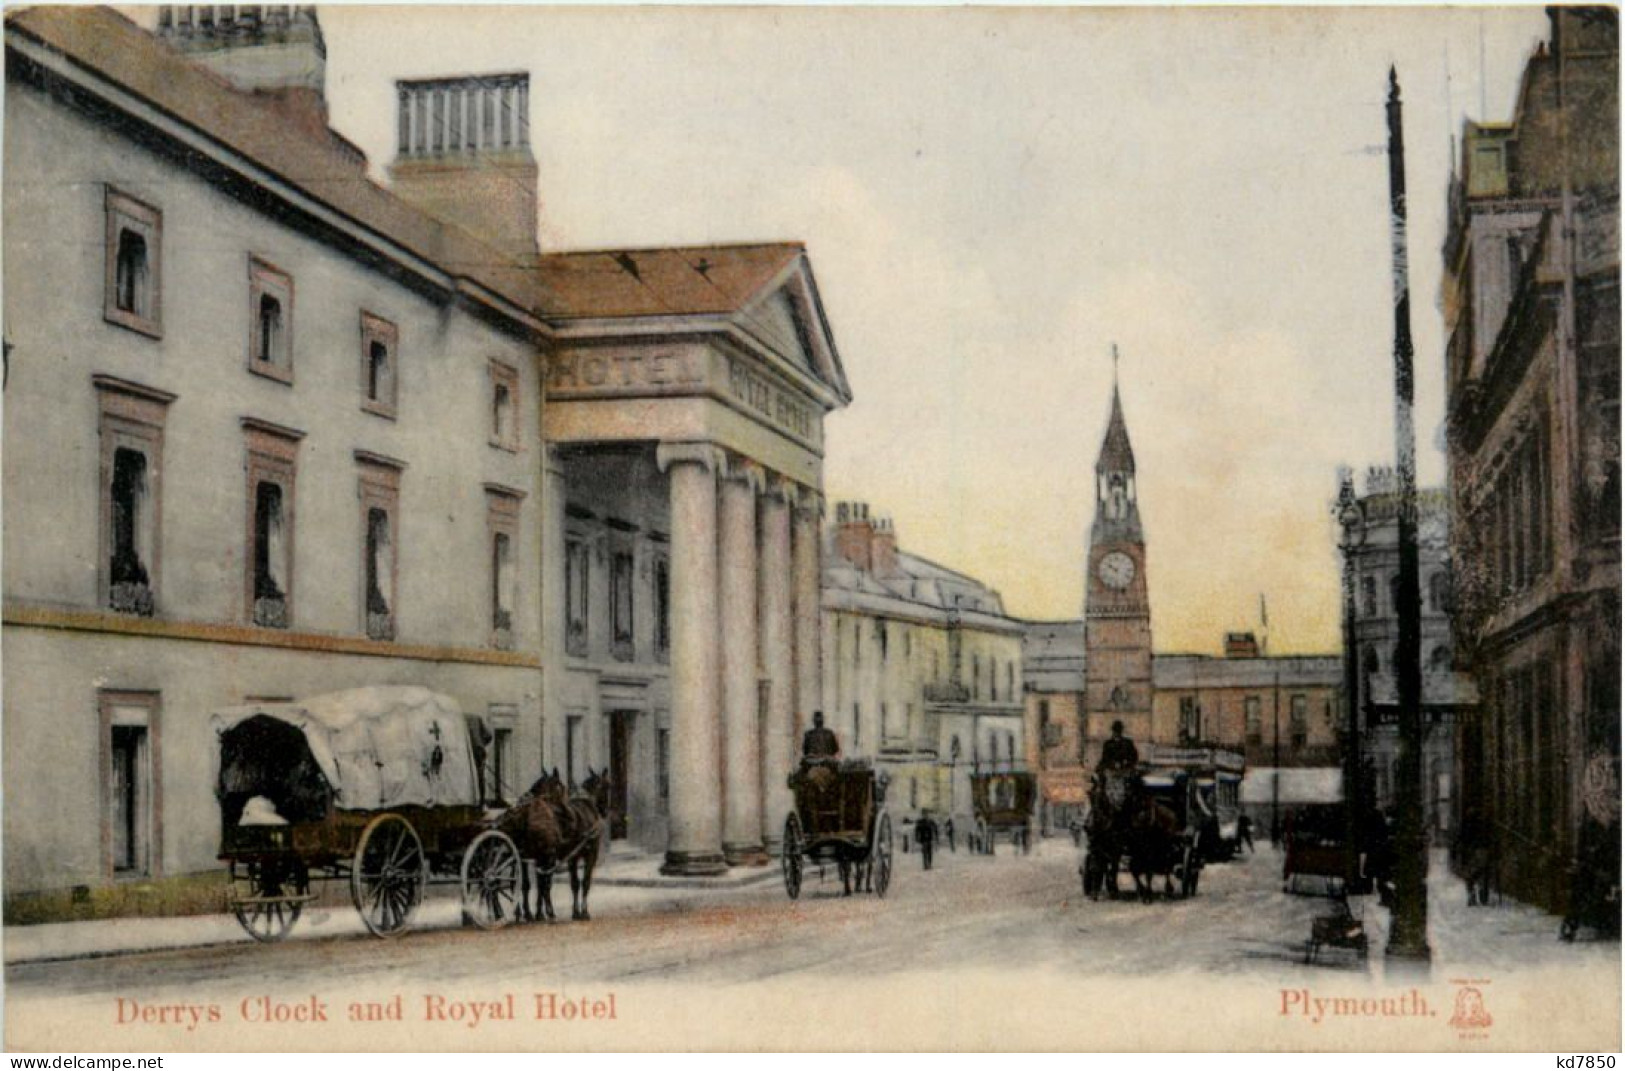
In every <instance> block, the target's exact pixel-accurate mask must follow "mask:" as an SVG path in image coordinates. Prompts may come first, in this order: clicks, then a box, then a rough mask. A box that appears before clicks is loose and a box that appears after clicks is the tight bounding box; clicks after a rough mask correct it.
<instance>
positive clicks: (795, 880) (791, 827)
mask: <svg viewBox="0 0 1625 1071" xmlns="http://www.w3.org/2000/svg"><path fill="white" fill-rule="evenodd" d="M805 851H806V847H805V846H804V845H803V844H802V843H801V820H800V819H799V818H797V817H796V816H795V815H794V814H792V815H790V817H788V818H786V819H785V820H784V846H783V847H782V848H781V849H780V850H779V865H780V866H781V867H782V868H783V870H784V891H785V892H787V893H789V894H790V899H792V900H796V899H799V898H800V896H801V867H802V864H803V862H804V860H803V859H802V853H803V852H805Z"/></svg>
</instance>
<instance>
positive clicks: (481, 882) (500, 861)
mask: <svg viewBox="0 0 1625 1071" xmlns="http://www.w3.org/2000/svg"><path fill="white" fill-rule="evenodd" d="M522 865H523V863H522V862H521V860H520V858H519V849H518V848H516V847H514V843H513V841H512V840H511V839H509V837H508V835H507V834H506V833H502V832H500V831H498V830H495V829H488V830H486V831H485V832H484V833H481V834H480V835H479V836H477V837H475V838H474V843H473V844H470V845H469V846H468V851H466V852H464V853H463V873H462V887H463V917H464V918H466V919H468V920H469V921H470V922H472V923H473V924H474V925H476V926H478V927H479V928H480V929H482V930H499V929H501V928H502V927H504V926H506V925H507V924H508V923H510V922H512V921H514V919H516V918H518V916H519V868H520V867H521V866H522Z"/></svg>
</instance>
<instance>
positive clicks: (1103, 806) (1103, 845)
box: [1083, 769, 1135, 900]
mask: <svg viewBox="0 0 1625 1071" xmlns="http://www.w3.org/2000/svg"><path fill="white" fill-rule="evenodd" d="M1134 798H1135V784H1134V775H1133V772H1132V771H1128V770H1122V769H1113V770H1101V771H1100V772H1099V773H1097V774H1096V775H1095V780H1094V784H1093V785H1092V786H1091V787H1090V790H1089V815H1088V817H1087V818H1086V819H1085V821H1084V828H1083V831H1084V834H1085V836H1086V837H1087V841H1088V847H1087V848H1086V849H1085V854H1084V857H1083V891H1084V894H1085V895H1086V896H1088V897H1089V899H1091V900H1098V899H1100V894H1101V892H1102V891H1104V892H1105V893H1106V895H1107V896H1108V897H1109V898H1111V899H1113V900H1115V899H1117V868H1118V865H1119V861H1120V860H1121V859H1122V857H1123V852H1124V850H1125V847H1126V844H1125V841H1126V838H1127V834H1128V821H1127V820H1128V817H1129V813H1130V805H1131V804H1132V802H1133V800H1134Z"/></svg>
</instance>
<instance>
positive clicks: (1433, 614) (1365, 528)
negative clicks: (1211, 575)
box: [1349, 468, 1478, 845]
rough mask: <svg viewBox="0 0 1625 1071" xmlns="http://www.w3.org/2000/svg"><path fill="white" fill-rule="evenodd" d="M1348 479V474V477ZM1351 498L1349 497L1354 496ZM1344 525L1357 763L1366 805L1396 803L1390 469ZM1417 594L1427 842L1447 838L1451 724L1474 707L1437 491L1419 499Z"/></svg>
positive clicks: (1446, 522) (1395, 533)
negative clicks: (1460, 663)
mask: <svg viewBox="0 0 1625 1071" xmlns="http://www.w3.org/2000/svg"><path fill="white" fill-rule="evenodd" d="M1350 479H1351V480H1352V477H1350ZM1350 497H1353V493H1352V490H1351V491H1350ZM1355 501H1356V503H1357V510H1356V511H1355V514H1354V516H1353V518H1351V519H1354V520H1355V523H1354V524H1353V525H1351V527H1350V546H1351V550H1350V563H1351V564H1350V568H1351V570H1352V575H1351V576H1350V577H1349V580H1350V582H1351V583H1352V585H1353V598H1354V656H1353V657H1354V660H1355V689H1356V690H1355V695H1354V705H1355V708H1356V709H1357V710H1358V711H1359V720H1358V724H1359V731H1360V757H1361V766H1362V768H1363V770H1364V776H1365V778H1366V791H1367V792H1369V793H1370V794H1371V798H1370V801H1369V802H1370V803H1371V804H1372V805H1374V806H1376V807H1377V808H1378V809H1380V810H1383V811H1391V810H1392V809H1393V807H1394V805H1395V792H1396V785H1397V782H1398V775H1397V770H1396V764H1397V762H1398V755H1399V708H1398V703H1397V699H1396V686H1395V683H1394V666H1395V653H1396V652H1395V646H1394V645H1395V643H1396V642H1397V641H1398V639H1399V617H1398V610H1397V609H1396V607H1395V599H1394V597H1395V594H1396V593H1395V590H1394V585H1395V584H1396V583H1398V569H1399V546H1398V539H1399V520H1398V505H1399V503H1398V496H1397V495H1396V494H1395V482H1394V474H1393V471H1392V470H1391V469H1382V468H1378V469H1372V470H1371V472H1370V473H1369V475H1368V477H1367V479H1366V485H1365V494H1364V495H1362V496H1360V497H1358V498H1357V499H1355ZM1417 509H1418V512H1419V515H1420V516H1419V520H1418V544H1419V550H1420V554H1421V574H1420V576H1421V581H1420V582H1421V594H1422V656H1421V657H1422V727H1423V728H1422V731H1423V734H1424V735H1423V755H1422V805H1423V811H1424V815H1425V819H1426V825H1427V828H1428V830H1429V831H1430V832H1431V834H1432V836H1433V838H1434V841H1435V843H1438V844H1441V845H1444V844H1449V843H1450V842H1451V840H1452V839H1453V838H1454V835H1455V827H1454V821H1453V819H1454V812H1455V807H1456V801H1455V799H1454V795H1455V770H1456V766H1455V734H1456V722H1457V719H1458V717H1465V716H1470V715H1471V712H1472V708H1473V706H1474V705H1475V704H1476V703H1477V701H1478V689H1477V687H1476V686H1475V685H1474V683H1473V680H1472V678H1471V676H1469V675H1468V674H1466V673H1464V672H1462V671H1461V670H1459V669H1458V668H1457V657H1456V645H1455V637H1454V635H1453V634H1452V628H1451V617H1450V613H1451V590H1452V581H1451V568H1450V546H1449V535H1450V506H1449V498H1448V496H1447V495H1446V494H1445V493H1444V491H1442V490H1439V489H1424V490H1421V491H1418V492H1417Z"/></svg>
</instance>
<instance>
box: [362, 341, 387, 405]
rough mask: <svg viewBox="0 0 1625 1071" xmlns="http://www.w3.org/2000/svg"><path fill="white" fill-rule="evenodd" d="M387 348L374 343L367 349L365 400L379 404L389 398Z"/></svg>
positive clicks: (380, 343) (379, 343) (381, 344)
mask: <svg viewBox="0 0 1625 1071" xmlns="http://www.w3.org/2000/svg"><path fill="white" fill-rule="evenodd" d="M390 394H391V391H390V390H389V347H388V346H386V345H384V344H383V343H382V342H378V341H374V342H373V343H372V344H371V345H370V346H368V347H367V399H368V400H369V401H374V402H381V401H385V400H387V399H388V398H389V396H390Z"/></svg>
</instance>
